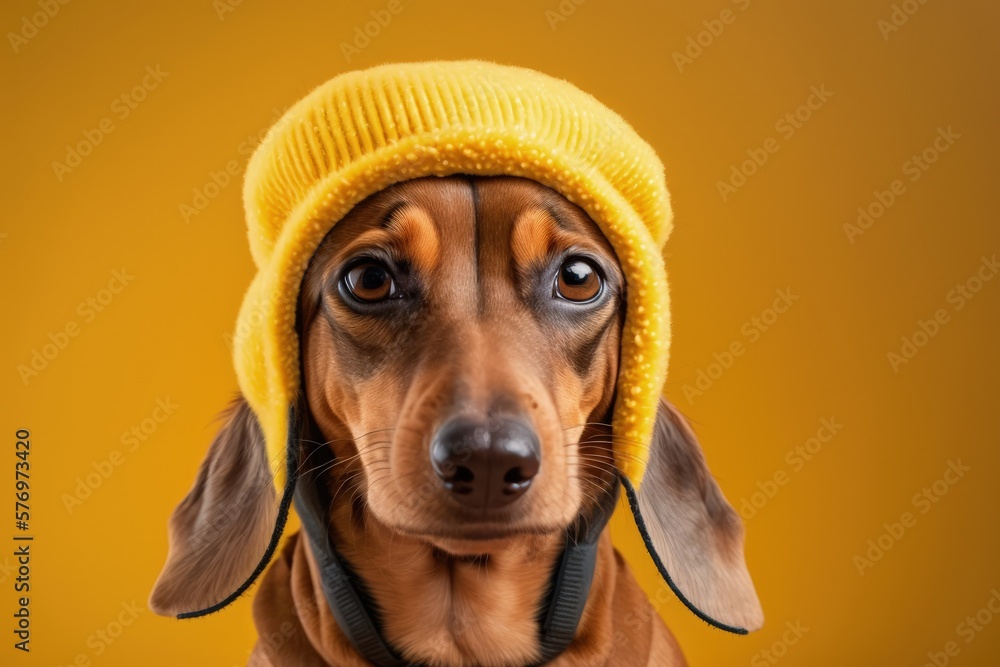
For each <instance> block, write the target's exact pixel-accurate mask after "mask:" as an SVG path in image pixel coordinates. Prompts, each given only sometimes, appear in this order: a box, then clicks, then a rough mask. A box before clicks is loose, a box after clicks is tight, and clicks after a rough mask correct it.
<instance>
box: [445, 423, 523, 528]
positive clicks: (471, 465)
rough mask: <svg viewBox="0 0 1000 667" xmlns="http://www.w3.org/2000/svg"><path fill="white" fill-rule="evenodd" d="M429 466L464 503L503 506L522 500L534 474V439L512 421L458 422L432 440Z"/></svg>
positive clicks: (448, 424) (519, 424) (447, 427)
mask: <svg viewBox="0 0 1000 667" xmlns="http://www.w3.org/2000/svg"><path fill="white" fill-rule="evenodd" d="M431 464H432V465H433V466H434V471H435V472H436V473H437V474H438V477H440V478H441V480H442V481H443V482H444V484H445V486H446V487H447V488H448V489H449V490H451V492H452V493H454V494H455V497H456V499H458V500H459V501H460V502H461V503H462V504H464V505H466V506H468V507H470V508H475V509H495V508H498V507H503V506H504V505H507V504H508V503H511V502H513V501H514V500H517V499H518V498H519V497H521V495H522V494H523V493H524V492H525V491H527V490H528V487H529V486H531V480H532V479H534V477H535V475H537V474H538V469H539V467H540V466H541V461H540V460H539V446H538V437H537V436H536V435H535V432H534V431H533V430H532V429H531V428H530V427H529V426H528V425H527V424H525V423H524V422H521V421H518V420H516V419H511V418H506V417H499V418H497V417H493V418H490V419H489V420H488V421H485V422H484V421H478V420H473V419H469V418H466V417H456V418H455V419H452V420H451V421H449V422H447V423H446V424H445V425H444V426H442V427H441V428H440V429H439V430H438V432H437V434H436V435H435V436H434V440H433V441H432V442H431Z"/></svg>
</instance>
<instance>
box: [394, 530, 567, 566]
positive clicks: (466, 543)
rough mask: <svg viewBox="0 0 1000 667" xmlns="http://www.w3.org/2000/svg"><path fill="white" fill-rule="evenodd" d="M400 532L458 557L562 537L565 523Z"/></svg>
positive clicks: (480, 554) (489, 552) (500, 550)
mask: <svg viewBox="0 0 1000 667" xmlns="http://www.w3.org/2000/svg"><path fill="white" fill-rule="evenodd" d="M397 530H399V532H401V533H405V534H407V535H408V536H410V537H413V538H416V539H418V540H421V541H423V542H426V543H427V544H429V545H431V546H432V547H434V548H435V549H437V550H439V551H441V552H443V553H444V554H447V555H449V556H453V557H457V558H466V557H476V556H482V555H485V554H496V553H501V552H504V551H509V550H510V549H511V548H512V547H516V546H523V545H524V544H525V543H526V542H534V541H536V540H537V539H538V538H542V539H544V537H545V536H547V535H548V536H558V537H559V538H560V539H561V538H562V535H563V533H564V532H565V530H566V529H565V527H564V526H547V525H543V524H538V523H530V524H528V523H523V524H489V523H475V524H471V523H470V524H464V525H463V524H456V525H450V526H440V527H433V526H428V527H426V528H423V529H416V530H415V529H414V528H413V526H410V527H407V528H397Z"/></svg>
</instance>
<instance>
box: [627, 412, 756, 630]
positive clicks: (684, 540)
mask: <svg viewBox="0 0 1000 667" xmlns="http://www.w3.org/2000/svg"><path fill="white" fill-rule="evenodd" d="M622 483H623V485H624V486H625V491H626V495H627V496H628V499H629V505H630V507H631V509H632V513H633V515H634V516H635V521H636V525H637V526H638V528H639V532H640V533H641V534H642V537H643V540H644V541H645V543H646V549H647V550H648V551H649V554H650V556H652V558H653V561H654V562H655V563H656V567H657V568H658V569H659V571H660V575H661V576H663V578H664V580H665V581H666V582H667V584H668V585H669V586H670V588H671V589H672V590H673V591H674V593H675V594H676V595H677V597H679V598H680V599H681V601H682V602H683V603H684V604H685V605H686V606H687V607H688V609H690V610H691V611H692V612H694V613H695V614H696V615H697V616H698V617H700V618H702V619H703V620H705V621H707V622H708V623H710V624H711V625H714V626H715V627H718V628H721V629H723V630H728V631H730V632H735V633H738V634H746V633H747V632H752V631H754V630H757V629H759V628H760V627H761V625H763V623H764V613H763V611H762V610H761V606H760V602H759V601H758V599H757V593H756V591H754V586H753V582H752V581H751V580H750V573H749V572H748V571H747V566H746V562H745V561H744V557H743V523H742V521H741V520H740V517H739V515H738V514H737V513H736V511H735V510H734V509H733V508H732V506H730V504H729V503H728V502H727V501H726V499H725V497H723V495H722V491H720V490H719V486H718V485H717V484H716V483H715V480H714V479H713V478H712V476H711V473H710V472H709V470H708V466H707V465H706V464H705V457H704V456H703V455H702V452H701V448H700V447H699V446H698V442H697V440H696V439H695V437H694V434H693V433H692V432H691V428H690V427H689V426H688V424H687V422H686V421H685V420H684V418H683V417H682V416H681V415H680V414H679V413H678V412H677V410H676V409H675V408H674V407H673V406H672V405H670V404H669V403H667V402H666V401H665V400H662V399H661V400H660V405H659V411H658V412H657V416H656V427H655V433H654V436H653V443H652V448H651V451H650V459H649V466H648V468H647V469H646V474H645V477H644V478H643V482H642V486H641V487H640V488H639V489H638V490H636V489H635V488H634V487H633V486H632V484H631V483H630V482H629V481H628V480H627V479H624V478H623V481H622Z"/></svg>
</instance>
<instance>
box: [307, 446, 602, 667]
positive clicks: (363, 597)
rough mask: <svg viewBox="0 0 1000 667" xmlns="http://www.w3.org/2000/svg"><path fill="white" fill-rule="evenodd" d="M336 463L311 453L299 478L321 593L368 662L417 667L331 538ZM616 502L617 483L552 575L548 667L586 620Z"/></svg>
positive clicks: (544, 618)
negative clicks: (331, 480)
mask: <svg viewBox="0 0 1000 667" xmlns="http://www.w3.org/2000/svg"><path fill="white" fill-rule="evenodd" d="M332 463H333V454H332V452H331V451H330V449H329V448H328V447H317V448H315V449H313V450H312V451H311V452H309V454H308V468H309V470H310V472H308V473H304V474H302V475H301V476H300V478H299V480H298V484H297V485H296V490H295V509H296V511H297V512H298V514H299V517H300V518H301V520H302V526H303V528H304V529H305V532H306V535H308V537H309V544H310V546H311V548H312V553H313V556H314V557H315V558H316V562H317V564H318V565H319V570H320V577H321V584H322V586H323V593H324V595H325V597H326V600H327V602H328V603H329V605H330V609H331V611H332V612H333V616H334V618H335V619H336V620H337V625H338V626H340V629H341V631H342V632H343V633H344V635H345V636H346V637H347V638H348V640H350V642H351V644H352V645H353V646H354V648H355V649H356V650H357V651H358V653H360V654H361V655H362V656H363V657H364V658H365V659H366V660H368V661H370V662H372V663H374V664H375V665H378V666H379V667H415V666H414V665H413V664H412V663H409V662H407V661H406V660H404V659H403V658H402V657H400V655H399V654H398V653H397V652H396V651H395V650H394V649H393V647H392V646H390V645H389V643H388V642H387V641H386V640H385V639H384V638H383V636H382V633H381V631H380V629H379V619H378V615H377V610H376V609H375V607H374V605H373V602H372V600H371V598H370V597H369V596H368V594H367V593H366V592H365V589H364V583H363V582H362V581H361V580H360V579H359V578H358V577H357V576H356V575H354V574H353V573H352V572H351V570H350V569H349V568H348V567H347V565H346V564H345V563H344V561H343V559H342V558H341V557H340V555H339V554H338V553H337V550H336V549H335V548H334V545H333V542H332V540H331V539H330V520H329V514H328V508H329V507H330V504H331V498H330V496H329V492H328V491H327V489H326V486H325V484H324V483H323V478H322V471H324V470H327V469H328V467H329V465H330V464H332ZM617 501H618V484H617V483H616V484H615V485H614V486H613V487H612V488H611V489H610V490H609V491H608V493H606V494H604V495H603V500H602V503H601V505H600V506H598V507H597V509H596V511H595V513H594V515H593V516H589V517H582V518H581V519H580V520H578V521H577V523H576V525H574V526H573V527H572V528H570V530H568V531H567V534H566V547H565V548H564V550H563V553H562V556H561V557H560V559H559V563H558V565H557V566H556V568H555V571H554V572H553V574H552V580H551V584H550V586H549V593H548V596H547V599H546V603H545V605H544V606H543V607H542V609H541V611H540V613H539V616H538V625H539V650H540V655H541V661H540V662H539V664H545V663H546V662H548V661H550V660H552V659H553V658H555V657H556V656H558V655H559V654H560V653H562V652H563V651H564V650H566V647H567V646H569V644H570V642H572V641H573V637H574V636H575V635H576V628H577V625H579V623H580V617H581V616H582V615H583V609H584V606H586V603H587V596H588V595H589V593H590V585H591V582H592V581H593V577H594V566H595V564H596V562H597V541H598V538H599V537H600V536H601V532H602V531H603V530H604V527H605V526H606V525H607V523H608V520H609V519H610V518H611V514H612V512H613V511H614V508H615V504H616V503H617Z"/></svg>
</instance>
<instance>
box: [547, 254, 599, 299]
mask: <svg viewBox="0 0 1000 667" xmlns="http://www.w3.org/2000/svg"><path fill="white" fill-rule="evenodd" d="M603 286H604V280H603V279H602V278H601V274H600V272H599V271H598V269H597V267H596V266H594V263H593V262H591V261H590V260H588V259H584V258H582V257H571V258H570V259H568V260H566V261H565V262H563V264H562V266H560V267H559V273H558V275H557V276H556V285H555V296H557V297H559V298H561V299H565V300H566V301H572V302H574V303H588V302H590V301H593V300H594V299H596V298H597V297H598V296H599V295H600V294H601V288H602V287H603Z"/></svg>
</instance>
